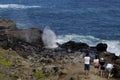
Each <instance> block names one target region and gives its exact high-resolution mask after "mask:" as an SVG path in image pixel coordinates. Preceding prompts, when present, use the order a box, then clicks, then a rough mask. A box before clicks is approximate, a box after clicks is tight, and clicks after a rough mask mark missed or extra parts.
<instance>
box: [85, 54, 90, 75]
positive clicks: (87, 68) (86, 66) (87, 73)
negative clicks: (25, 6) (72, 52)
mask: <svg viewBox="0 0 120 80" xmlns="http://www.w3.org/2000/svg"><path fill="white" fill-rule="evenodd" d="M84 70H85V75H86V76H88V75H89V70H90V56H89V53H87V54H86V55H85V57H84Z"/></svg>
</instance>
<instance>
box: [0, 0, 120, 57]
mask: <svg viewBox="0 0 120 80" xmlns="http://www.w3.org/2000/svg"><path fill="white" fill-rule="evenodd" d="M0 17H2V18H5V19H10V20H13V21H14V22H15V23H16V24H17V27H18V28H22V29H26V28H31V27H35V28H39V29H42V30H43V29H44V28H45V27H46V26H48V27H50V28H51V29H52V30H53V31H54V32H55V34H56V36H57V39H56V41H57V42H58V43H61V44H62V43H64V42H67V41H69V40H72V41H76V42H84V43H87V44H89V45H90V46H96V45H97V44H98V43H100V42H103V43H107V44H108V51H109V52H112V53H115V54H116V55H120V0H0Z"/></svg>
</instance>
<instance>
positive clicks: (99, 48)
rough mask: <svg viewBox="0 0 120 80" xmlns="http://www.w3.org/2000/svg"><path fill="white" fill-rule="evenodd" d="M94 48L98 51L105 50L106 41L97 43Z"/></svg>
mask: <svg viewBox="0 0 120 80" xmlns="http://www.w3.org/2000/svg"><path fill="white" fill-rule="evenodd" d="M96 49H97V51H99V52H103V51H107V44H106V43H99V44H97V46H96Z"/></svg>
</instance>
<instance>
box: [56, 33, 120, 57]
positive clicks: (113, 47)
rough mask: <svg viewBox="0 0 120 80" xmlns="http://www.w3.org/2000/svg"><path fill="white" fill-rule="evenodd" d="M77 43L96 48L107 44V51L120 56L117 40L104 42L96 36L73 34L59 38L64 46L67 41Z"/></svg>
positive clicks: (119, 46) (119, 43) (119, 45)
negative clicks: (100, 44) (101, 44)
mask: <svg viewBox="0 0 120 80" xmlns="http://www.w3.org/2000/svg"><path fill="white" fill-rule="evenodd" d="M70 40H71V41H75V42H83V43H87V44H89V45H90V46H96V45H97V44H98V43H101V42H103V43H107V45H108V48H107V50H108V51H109V52H111V53H115V54H116V55H117V56H119V55H120V41H116V40H111V41H110V40H102V39H100V38H96V37H94V36H90V35H88V36H83V35H76V34H71V35H59V36H57V42H58V43H60V44H62V43H65V42H67V41H70Z"/></svg>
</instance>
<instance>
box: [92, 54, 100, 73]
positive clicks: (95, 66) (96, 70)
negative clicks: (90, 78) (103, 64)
mask: <svg viewBox="0 0 120 80" xmlns="http://www.w3.org/2000/svg"><path fill="white" fill-rule="evenodd" d="M93 64H94V73H95V75H96V74H97V73H98V71H99V59H98V56H97V55H96V56H95V59H94V60H93Z"/></svg>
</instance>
